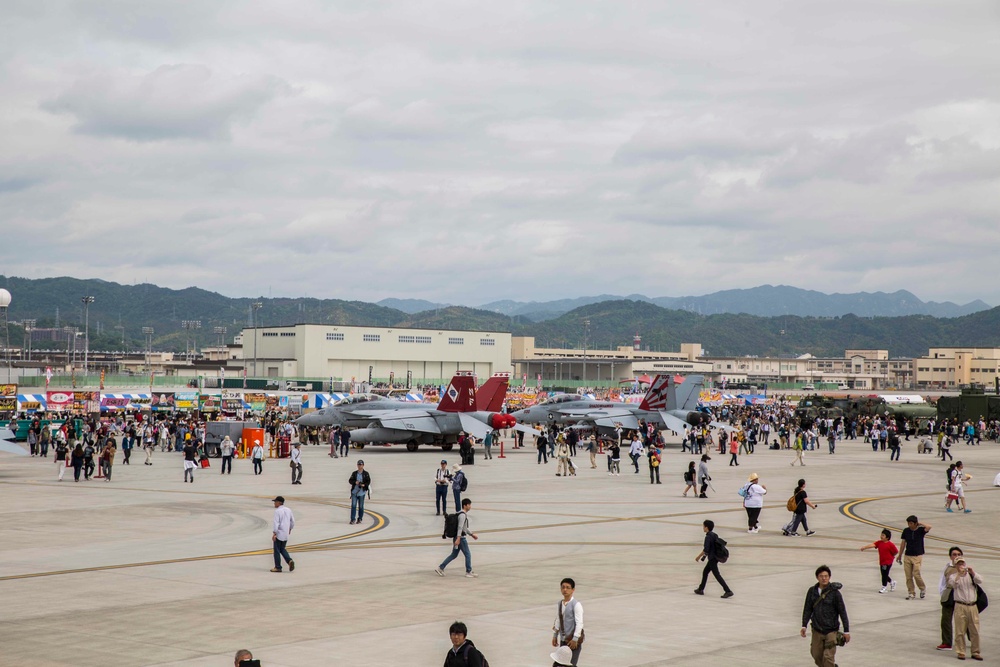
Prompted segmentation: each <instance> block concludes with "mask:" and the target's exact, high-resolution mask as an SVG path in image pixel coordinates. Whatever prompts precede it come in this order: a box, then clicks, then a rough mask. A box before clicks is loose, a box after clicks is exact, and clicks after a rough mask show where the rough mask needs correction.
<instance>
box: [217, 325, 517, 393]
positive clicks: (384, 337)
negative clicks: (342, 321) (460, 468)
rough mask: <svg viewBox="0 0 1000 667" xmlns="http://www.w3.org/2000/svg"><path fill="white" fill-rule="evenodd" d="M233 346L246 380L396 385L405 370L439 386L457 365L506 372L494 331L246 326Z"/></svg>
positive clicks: (507, 340)
mask: <svg viewBox="0 0 1000 667" xmlns="http://www.w3.org/2000/svg"><path fill="white" fill-rule="evenodd" d="M236 345H237V346H236V347H234V348H233V359H239V355H240V347H239V346H240V345H242V357H243V363H244V364H245V365H246V368H247V375H248V376H249V377H275V378H280V377H285V378H317V379H328V378H331V377H332V378H333V379H334V380H342V381H348V382H350V381H355V382H366V381H368V378H369V375H370V377H371V379H372V380H373V381H375V382H385V381H388V380H389V378H390V377H392V378H394V380H395V381H396V382H397V383H401V382H405V381H406V378H407V373H410V374H411V379H412V381H413V382H414V383H416V384H439V383H441V382H446V381H447V380H449V379H450V378H451V377H452V376H453V375H454V374H455V372H456V371H459V370H463V371H473V372H475V373H476V375H478V376H479V377H480V378H486V377H489V376H490V375H492V374H493V373H496V372H510V370H511V362H510V352H511V337H510V333H507V332H500V331H443V330H436V329H407V328H400V327H391V328H387V327H362V326H344V325H325V324H294V325H288V326H276V327H257V328H256V329H254V328H246V329H244V330H243V332H242V333H241V334H240V335H239V336H238V337H237V339H236ZM369 369H370V370H369Z"/></svg>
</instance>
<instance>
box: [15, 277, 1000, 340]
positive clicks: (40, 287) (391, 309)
mask: <svg viewBox="0 0 1000 667" xmlns="http://www.w3.org/2000/svg"><path fill="white" fill-rule="evenodd" d="M0 287H5V288H6V289H8V290H10V291H11V293H12V294H13V295H14V299H13V302H12V303H11V306H10V313H9V316H10V320H11V322H12V323H13V324H12V326H11V327H10V330H11V331H10V336H11V344H12V345H19V341H20V340H22V338H21V336H23V330H22V329H21V328H20V327H19V326H18V323H19V322H20V321H21V320H22V319H28V318H30V319H34V320H36V324H35V327H36V328H44V327H56V326H72V327H77V328H80V329H82V328H83V322H84V311H83V306H82V304H81V301H80V299H81V297H82V296H84V295H88V296H94V302H93V303H92V304H91V305H90V306H89V322H90V340H91V349H94V350H121V349H128V350H133V351H134V350H139V349H142V348H143V347H144V345H145V342H144V340H145V338H144V335H143V333H142V328H143V327H152V328H153V330H154V334H153V341H152V342H153V348H154V349H162V350H173V351H181V350H184V349H185V348H186V346H187V345H188V344H189V343H193V344H195V345H197V346H205V345H212V344H217V343H218V342H219V341H220V340H223V341H231V340H232V338H233V336H234V335H235V334H237V333H238V332H239V331H240V330H241V329H242V328H243V327H244V326H247V325H249V324H250V323H251V322H252V321H253V317H252V314H251V313H252V309H251V304H253V303H255V302H259V303H260V304H261V307H260V308H259V309H258V310H257V313H256V318H257V323H258V325H264V326H267V325H279V324H297V323H306V322H309V323H317V324H340V325H368V326H383V327H387V326H399V327H415V328H434V329H465V330H473V331H486V330H492V331H510V332H512V333H513V334H514V335H524V336H534V337H535V338H536V344H537V345H538V346H540V347H582V346H583V345H584V344H587V345H588V346H589V347H591V348H595V347H602V348H608V347H616V346H619V345H631V343H632V337H633V335H635V334H636V333H638V334H639V335H640V336H641V337H642V345H643V347H648V348H649V349H653V350H677V349H678V347H679V345H680V344H681V343H684V342H692V343H701V344H702V346H703V348H704V349H705V350H707V351H708V352H709V353H711V354H714V355H779V356H795V355H798V354H804V353H811V354H814V355H817V356H840V355H842V354H843V352H844V350H845V349H853V348H879V349H888V350H889V351H890V354H892V355H893V356H919V355H923V354H926V353H927V349H928V348H929V347H937V346H946V345H977V346H984V347H993V346H997V345H1000V309H998V308H994V309H989V307H988V306H987V305H986V304H985V303H983V302H981V301H974V302H972V303H970V304H966V305H965V306H957V305H955V304H952V303H934V302H922V301H920V299H918V298H917V297H915V296H914V295H913V294H911V293H909V292H906V291H899V292H894V293H892V294H886V293H883V292H876V293H859V294H833V295H826V294H822V293H819V292H811V291H808V290H800V289H797V288H794V287H785V286H777V287H773V286H768V285H765V286H761V287H755V288H749V289H742V290H727V291H724V292H716V293H714V294H710V295H706V296H704V297H681V298H677V299H675V300H672V301H670V300H669V299H673V298H672V297H663V298H661V299H659V300H663V299H668V301H665V302H664V303H667V304H668V305H671V306H672V307H669V308H668V307H664V306H663V305H660V304H658V303H656V302H657V301H658V299H648V298H646V297H641V296H636V297H635V298H624V297H617V296H611V295H601V296H595V297H581V298H579V299H565V300H560V301H549V302H514V301H507V302H493V303H489V304H484V305H483V307H481V308H468V307H465V306H454V305H446V304H438V303H434V302H430V301H420V300H413V299H398V300H384V301H382V302H380V303H378V304H373V303H366V302H362V301H345V300H340V299H310V298H290V297H282V298H264V297H258V298H230V297H227V296H224V295H221V294H218V293H216V292H210V291H207V290H203V289H200V288H197V287H189V288H186V289H182V290H173V289H167V288H163V287H158V286H156V285H150V284H140V285H120V284H118V283H113V282H108V281H103V280H82V279H77V278H67V277H62V278H43V279H26V278H17V277H6V276H2V275H0ZM390 304H391V305H390ZM859 304H860V305H859ZM861 306H864V308H862V307H861ZM418 307H419V308H421V309H420V310H416V311H414V312H410V311H411V310H412V309H414V308H418ZM727 308H728V309H729V310H728V311H725V312H718V311H720V310H725V309H727ZM852 308H853V309H855V310H858V311H861V314H858V313H852V312H849V310H850V309H852ZM879 309H881V312H879ZM963 309H964V310H963ZM845 310H846V311H848V312H845ZM926 310H931V311H934V312H935V313H937V314H936V315H934V314H931V313H927V312H923V311H926ZM966 310H968V311H973V312H965V311H966ZM750 311H753V312H750ZM539 313H543V314H544V316H538V314H539ZM755 313H768V315H759V314H755ZM942 313H945V314H948V316H947V317H946V316H944V315H942ZM532 314H535V316H534V317H533V315H532ZM185 322H187V323H188V324H187V327H192V326H195V327H198V328H194V329H192V328H185V325H184V323H185ZM192 323H193V324H192ZM222 329H225V333H223V332H222ZM217 330H218V331H217ZM46 344H48V345H49V346H50V347H52V348H54V349H65V346H66V337H65V336H62V337H59V336H56V337H55V339H54V340H52V341H51V342H42V341H39V342H36V343H35V347H36V349H37V348H40V347H45V346H46Z"/></svg>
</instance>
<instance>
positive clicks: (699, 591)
mask: <svg viewBox="0 0 1000 667" xmlns="http://www.w3.org/2000/svg"><path fill="white" fill-rule="evenodd" d="M694 594H695V595H704V594H705V591H703V590H701V589H700V588H696V589H694Z"/></svg>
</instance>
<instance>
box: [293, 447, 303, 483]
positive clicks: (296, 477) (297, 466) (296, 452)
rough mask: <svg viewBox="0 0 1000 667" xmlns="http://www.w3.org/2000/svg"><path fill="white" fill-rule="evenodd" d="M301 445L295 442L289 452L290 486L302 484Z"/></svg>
mask: <svg viewBox="0 0 1000 667" xmlns="http://www.w3.org/2000/svg"><path fill="white" fill-rule="evenodd" d="M301 447H302V443H301V442H296V443H295V446H294V447H292V452H291V459H292V460H291V463H290V466H291V468H292V484H301V483H302V451H301Z"/></svg>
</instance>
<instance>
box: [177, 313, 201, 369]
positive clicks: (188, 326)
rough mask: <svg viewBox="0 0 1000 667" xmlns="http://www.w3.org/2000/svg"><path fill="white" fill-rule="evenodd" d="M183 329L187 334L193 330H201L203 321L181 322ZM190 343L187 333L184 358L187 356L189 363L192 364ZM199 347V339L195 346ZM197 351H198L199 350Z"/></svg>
mask: <svg viewBox="0 0 1000 667" xmlns="http://www.w3.org/2000/svg"><path fill="white" fill-rule="evenodd" d="M181 328H182V329H184V331H186V332H189V331H191V330H192V329H200V328H201V320H183V321H182V322H181ZM188 342H189V341H188V337H187V334H186V333H185V334H184V356H185V358H186V360H187V362H188V363H190V362H191V352H190V351H189V349H190V348H189V346H188ZM197 345H198V341H197V339H195V346H196V347H197ZM195 351H197V349H196V350H195Z"/></svg>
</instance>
